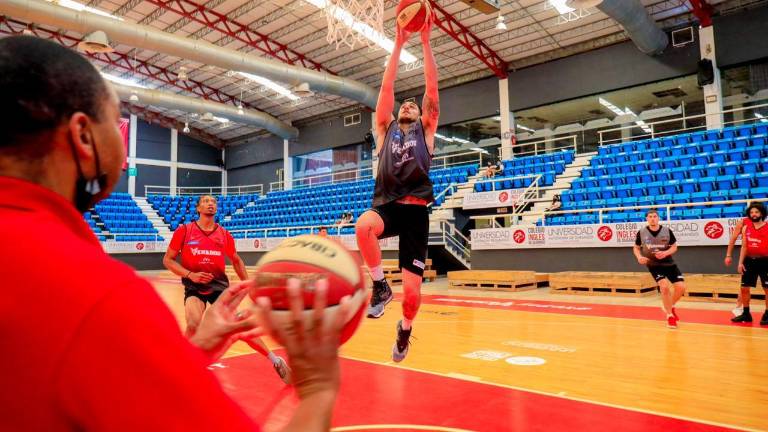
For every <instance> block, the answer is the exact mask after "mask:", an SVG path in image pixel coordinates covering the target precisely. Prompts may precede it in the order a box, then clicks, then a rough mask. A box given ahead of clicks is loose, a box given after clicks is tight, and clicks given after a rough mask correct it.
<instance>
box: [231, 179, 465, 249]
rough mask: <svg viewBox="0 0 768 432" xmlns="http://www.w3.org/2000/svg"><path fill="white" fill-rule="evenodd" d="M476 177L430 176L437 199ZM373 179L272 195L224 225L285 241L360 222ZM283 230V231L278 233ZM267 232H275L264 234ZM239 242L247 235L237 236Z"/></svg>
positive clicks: (350, 230)
mask: <svg viewBox="0 0 768 432" xmlns="http://www.w3.org/2000/svg"><path fill="white" fill-rule="evenodd" d="M475 174H477V165H462V166H458V167H451V168H442V169H435V170H432V171H431V172H430V178H431V179H432V181H433V183H434V191H435V195H438V194H440V193H441V192H443V190H445V189H446V188H447V187H448V185H449V184H450V183H464V182H467V181H468V178H469V176H472V175H475ZM373 186H374V180H373V179H366V180H358V181H349V182H343V183H337V184H327V185H321V186H313V187H308V188H300V189H294V190H290V191H278V192H269V193H268V194H267V196H266V197H264V198H263V199H260V200H258V201H256V203H255V204H254V205H252V206H250V205H249V206H246V207H245V208H244V210H243V212H242V213H237V214H234V215H233V216H232V219H231V220H228V221H227V220H225V221H224V222H222V225H223V226H224V227H225V228H227V229H228V230H230V231H238V230H253V231H249V232H248V236H249V237H254V236H255V237H264V236H266V237H286V236H294V235H300V234H306V233H309V232H310V231H311V230H310V229H309V228H291V227H307V226H318V225H332V224H334V223H335V222H336V221H337V220H339V219H340V218H341V215H342V214H343V213H344V212H348V211H349V212H352V214H353V216H354V218H355V219H357V218H358V217H359V216H360V215H361V214H363V212H365V211H366V210H367V209H369V208H370V207H371V198H372V196H373ZM449 195H450V191H448V192H447V193H445V194H444V195H443V196H441V197H440V198H438V200H437V201H436V205H440V203H442V201H443V200H444V199H445V198H446V197H447V196H449ZM277 228H280V229H277ZM266 229H272V230H270V231H268V232H267V231H265V230H266ZM341 233H342V234H352V233H354V227H351V226H349V227H344V228H342V230H341ZM233 236H234V237H236V238H244V237H245V236H246V233H245V232H243V231H241V232H235V233H233Z"/></svg>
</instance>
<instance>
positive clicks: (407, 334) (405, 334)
mask: <svg viewBox="0 0 768 432" xmlns="http://www.w3.org/2000/svg"><path fill="white" fill-rule="evenodd" d="M411 330H413V327H411V328H410V329H408V330H403V321H402V320H400V321H398V322H397V340H396V341H395V345H394V346H393V347H392V360H394V361H395V362H397V363H400V362H401V361H403V359H405V356H406V355H408V347H409V346H410V345H411Z"/></svg>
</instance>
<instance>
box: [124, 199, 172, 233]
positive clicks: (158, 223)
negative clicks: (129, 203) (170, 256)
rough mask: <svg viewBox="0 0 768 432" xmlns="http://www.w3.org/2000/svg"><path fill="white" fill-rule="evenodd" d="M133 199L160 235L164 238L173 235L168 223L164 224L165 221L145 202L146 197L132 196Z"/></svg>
mask: <svg viewBox="0 0 768 432" xmlns="http://www.w3.org/2000/svg"><path fill="white" fill-rule="evenodd" d="M133 200H134V201H136V204H137V205H138V206H139V208H140V209H141V212H142V213H144V215H145V216H146V217H147V219H149V221H150V222H152V226H153V227H155V229H157V233H158V234H159V235H160V236H162V237H163V238H164V239H170V238H171V237H172V236H173V232H171V230H170V228H169V227H168V225H166V223H165V221H163V218H162V217H160V215H158V214H157V212H156V211H155V209H153V208H152V205H150V204H149V203H148V202H147V199H146V198H142V197H133Z"/></svg>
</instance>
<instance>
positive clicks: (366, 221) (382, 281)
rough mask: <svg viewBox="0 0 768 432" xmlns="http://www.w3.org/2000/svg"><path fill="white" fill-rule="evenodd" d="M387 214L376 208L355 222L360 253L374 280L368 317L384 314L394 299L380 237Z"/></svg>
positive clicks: (383, 232) (383, 230)
mask: <svg viewBox="0 0 768 432" xmlns="http://www.w3.org/2000/svg"><path fill="white" fill-rule="evenodd" d="M385 217H387V216H386V214H385V215H382V214H380V213H379V212H377V211H375V210H368V211H367V212H365V213H363V214H362V216H360V218H359V219H358V220H357V223H356V224H355V236H356V237H357V247H358V248H359V249H360V255H362V256H363V261H365V264H366V265H367V266H368V271H369V272H370V275H371V279H372V280H373V293H372V295H371V304H370V306H369V307H368V318H379V317H381V316H382V315H384V307H385V306H386V305H387V304H388V303H389V302H391V301H392V297H393V296H392V289H391V288H390V287H389V284H387V280H386V278H385V277H384V270H383V269H382V266H381V248H380V247H379V238H380V237H382V236H383V235H384V234H385V227H386V225H385V221H384V218H385Z"/></svg>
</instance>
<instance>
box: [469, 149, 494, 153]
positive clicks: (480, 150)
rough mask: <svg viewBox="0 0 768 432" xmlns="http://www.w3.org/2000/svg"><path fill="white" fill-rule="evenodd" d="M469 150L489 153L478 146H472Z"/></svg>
mask: <svg viewBox="0 0 768 432" xmlns="http://www.w3.org/2000/svg"><path fill="white" fill-rule="evenodd" d="M470 150H473V151H477V152H481V153H485V154H490V153H488V150H485V149H481V148H480V147H472V148H471V149H470Z"/></svg>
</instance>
